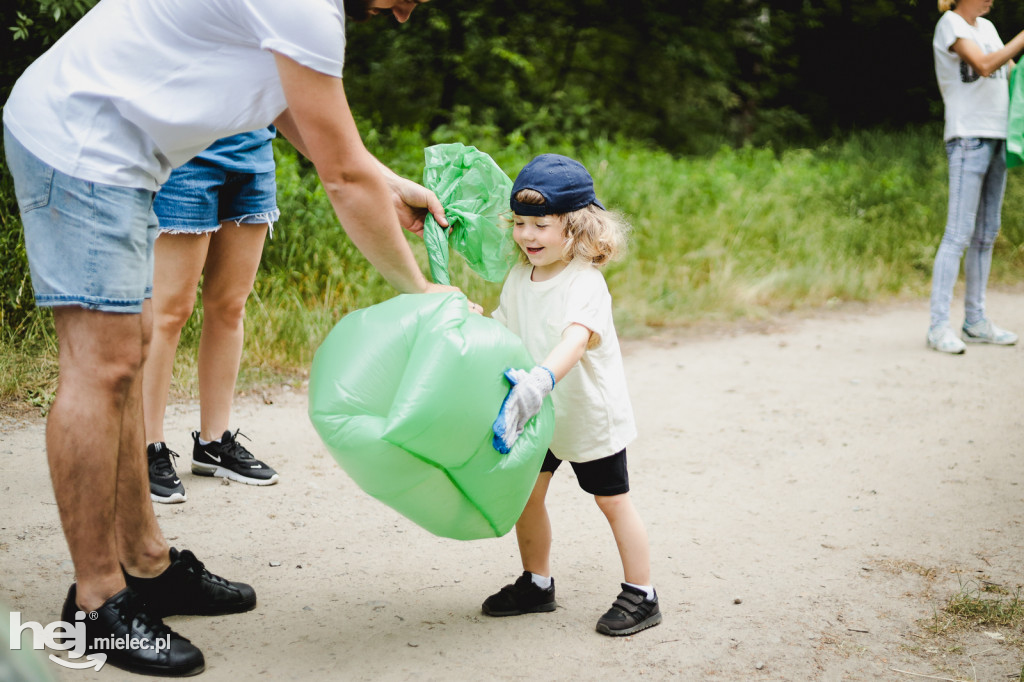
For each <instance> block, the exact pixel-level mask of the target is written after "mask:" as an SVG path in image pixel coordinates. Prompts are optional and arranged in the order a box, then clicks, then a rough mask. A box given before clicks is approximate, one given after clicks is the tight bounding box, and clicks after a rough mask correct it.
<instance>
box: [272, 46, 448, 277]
mask: <svg viewBox="0 0 1024 682" xmlns="http://www.w3.org/2000/svg"><path fill="white" fill-rule="evenodd" d="M274 58H275V60H276V63H277V70H278V73H279V75H280V77H281V85H282V88H283V89H284V95H285V99H286V101H287V103H288V109H287V111H286V112H285V114H283V115H282V116H280V117H279V118H278V120H277V121H275V124H276V125H277V126H278V129H279V130H280V132H281V134H282V135H284V136H285V137H286V138H287V139H288V141H289V142H291V143H292V144H294V145H295V148H296V149H298V150H299V152H300V153H301V154H303V155H304V156H305V157H306V158H308V159H309V160H310V161H311V162H312V163H313V166H314V167H315V168H316V171H317V175H319V177H320V182H321V183H322V184H323V187H324V190H325V191H326V193H327V198H328V200H329V201H330V202H331V206H332V207H333V208H334V212H335V214H336V215H337V216H338V220H339V221H341V224H342V227H344V229H345V232H347V233H348V235H349V237H350V238H351V239H352V242H353V243H354V244H355V245H356V247H357V248H358V249H359V250H360V251H361V252H362V253H363V255H365V256H366V258H367V259H368V260H369V261H370V263H372V264H373V266H374V267H375V268H377V270H378V271H380V273H381V274H382V275H383V276H384V278H385V279H386V280H387V281H388V282H389V283H390V284H391V285H392V286H394V287H395V288H396V289H398V290H399V291H401V292H403V293H423V292H428V291H455V290H456V288H455V287H447V286H441V285H437V284H432V283H430V282H428V281H427V280H426V278H425V277H424V276H423V273H422V272H421V271H420V269H419V265H418V264H417V263H416V259H415V257H414V256H413V254H412V249H410V247H409V244H408V242H406V241H405V237H404V236H403V235H402V228H401V225H400V224H399V218H398V215H397V213H396V211H393V210H392V211H385V210H381V207H383V206H391V205H393V203H394V202H395V201H396V200H395V199H393V196H392V191H391V188H390V187H389V185H388V182H387V181H386V180H385V174H384V173H383V172H382V170H381V169H382V167H383V165H382V164H381V163H380V162H379V161H377V159H375V158H374V157H373V155H371V154H370V152H369V151H367V149H366V147H365V146H363V141H362V139H361V138H360V137H359V131H358V129H357V128H356V124H355V121H354V120H353V118H352V113H351V111H350V110H349V107H348V100H347V98H346V97H345V90H344V87H343V84H342V81H341V79H340V78H335V77H333V76H328V75H326V74H323V73H320V72H318V71H314V70H313V69H310V68H307V67H305V66H302V65H301V64H299V63H298V62H296V61H294V60H293V59H290V58H289V57H285V56H284V55H281V54H277V53H275V54H274ZM389 172H390V171H389ZM392 175H394V174H393V173H392ZM395 177H396V178H397V177H398V176H395ZM411 184H415V183H411ZM426 191H427V190H425V189H424V192H426ZM407 194H409V193H408V191H407ZM409 198H411V199H413V200H415V198H414V197H411V196H410V197H409ZM421 198H422V197H421ZM434 200H435V201H436V197H434ZM425 203H427V200H425Z"/></svg>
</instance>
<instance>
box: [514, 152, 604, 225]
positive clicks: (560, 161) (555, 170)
mask: <svg viewBox="0 0 1024 682" xmlns="http://www.w3.org/2000/svg"><path fill="white" fill-rule="evenodd" d="M522 189H532V190H534V191H535V192H539V193H540V195H541V196H542V197H544V203H543V204H541V205H536V204H523V203H520V202H518V201H516V194H518V193H519V190H522ZM591 204H594V205H595V206H597V207H598V208H601V209H603V208H604V206H603V205H602V204H601V202H600V201H598V200H597V196H596V195H595V194H594V179H593V178H592V177H590V173H588V172H587V169H586V168H584V167H583V164H582V163H580V162H579V161H576V160H575V159H570V158H569V157H568V156H562V155H561V154H541V155H540V156H537V157H535V158H534V159H533V160H532V161H530V163H528V164H526V165H525V166H524V167H523V170H521V171H519V175H517V176H516V181H515V183H513V185H512V199H511V200H510V201H509V205H510V206H511V207H512V211H513V212H514V213H518V214H519V215H529V216H542V215H560V214H562V213H571V212H573V211H578V210H580V209H581V208H586V207H587V206H590V205H591Z"/></svg>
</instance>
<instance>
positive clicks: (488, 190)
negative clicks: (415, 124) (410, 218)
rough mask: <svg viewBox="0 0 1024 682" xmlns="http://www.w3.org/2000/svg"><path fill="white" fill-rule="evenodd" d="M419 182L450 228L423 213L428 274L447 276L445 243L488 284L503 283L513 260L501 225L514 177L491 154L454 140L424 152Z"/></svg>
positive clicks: (508, 233) (442, 279)
mask: <svg viewBox="0 0 1024 682" xmlns="http://www.w3.org/2000/svg"><path fill="white" fill-rule="evenodd" d="M423 156H424V159H425V165H424V168H423V185H424V187H426V188H427V189H429V190H431V191H433V192H434V194H436V195H437V198H438V199H440V200H441V205H442V206H444V211H445V216H446V217H447V218H448V225H449V227H450V231H446V230H445V229H444V228H442V227H441V226H440V225H438V224H437V221H436V220H434V217H433V216H431V215H429V214H428V215H427V218H426V221H425V224H424V226H423V241H424V242H425V243H426V246H427V255H428V256H429V258H430V275H431V277H432V278H433V280H434V281H435V282H437V283H438V284H450V283H451V282H450V281H449V279H448V247H449V246H451V248H452V249H453V250H454V251H455V252H456V253H458V254H460V255H461V256H462V257H463V258H465V259H466V263H468V264H469V267H470V268H471V269H472V270H473V272H475V273H476V274H478V275H480V276H481V277H483V278H484V279H486V280H487V281H488V282H503V281H505V275H507V274H508V271H509V270H511V269H512V266H513V265H514V264H515V261H516V247H515V243H514V242H513V241H512V230H510V229H509V228H508V227H507V226H505V225H503V224H502V223H503V216H506V215H507V214H508V212H509V205H508V200H509V195H510V194H511V192H512V181H511V180H509V178H508V176H507V175H505V173H504V172H503V171H502V170H501V168H499V167H498V164H496V163H495V162H494V160H493V159H491V157H490V156H488V155H487V154H485V153H484V152H482V151H479V150H478V149H477V148H476V147H467V146H466V145H464V144H460V143H458V142H455V143H452V144H437V145H434V146H433V147H427V148H426V149H425V150H424V151H423Z"/></svg>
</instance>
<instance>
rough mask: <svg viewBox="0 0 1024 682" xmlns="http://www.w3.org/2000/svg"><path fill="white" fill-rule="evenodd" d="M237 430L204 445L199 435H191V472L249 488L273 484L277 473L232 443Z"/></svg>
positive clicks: (239, 444)
mask: <svg viewBox="0 0 1024 682" xmlns="http://www.w3.org/2000/svg"><path fill="white" fill-rule="evenodd" d="M238 435H242V436H245V434H244V433H243V434H239V432H238V431H235V432H234V433H231V431H225V432H224V435H223V436H221V440H220V442H218V441H213V442H211V443H207V444H206V445H203V444H201V443H200V442H199V432H198V431H193V432H192V440H193V441H194V442H195V445H194V446H193V447H192V473H193V474H196V475H198V476H217V477H219V478H227V479H230V480H232V481H238V482H239V483H248V484H249V485H274V484H275V483H277V479H278V476H277V472H276V471H274V470H273V469H271V468H270V467H269V466H267V465H266V464H264V463H263V462H261V461H259V460H258V459H256V458H255V457H253V456H252V453H251V452H249V451H248V450H246V449H245V447H244V446H243V445H242V444H241V443H239V442H238V441H237V440H235V438H236V436H238Z"/></svg>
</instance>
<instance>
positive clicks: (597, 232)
mask: <svg viewBox="0 0 1024 682" xmlns="http://www.w3.org/2000/svg"><path fill="white" fill-rule="evenodd" d="M515 199H516V201H518V202H520V203H523V204H531V205H533V206H543V205H544V204H546V203H547V202H546V201H545V199H544V196H543V195H541V193H540V192H537V191H536V190H532V189H521V190H519V191H518V192H517V193H516V195H515ZM553 215H554V217H556V218H560V219H561V220H562V237H563V238H564V239H565V243H564V245H563V246H562V260H564V261H566V262H569V261H571V260H573V259H574V258H579V259H580V260H584V261H586V262H588V263H590V264H592V265H595V266H597V267H603V266H605V265H607V264H608V263H610V262H612V261H613V260H617V259H619V258H621V257H622V255H623V254H624V253H625V251H626V243H627V241H628V239H629V231H630V229H631V228H630V225H629V223H628V222H627V221H626V219H625V218H624V217H623V216H622V214H620V213H618V212H616V211H606V210H604V209H601V208H598V207H597V206H595V205H593V204H591V205H590V206H585V207H584V208H581V209H579V210H577V211H572V212H570V213H562V214H553ZM510 222H511V220H510ZM518 251H519V259H520V261H521V262H523V263H529V262H530V259H529V258H527V256H526V253H525V252H524V251H523V250H522V249H518Z"/></svg>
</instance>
